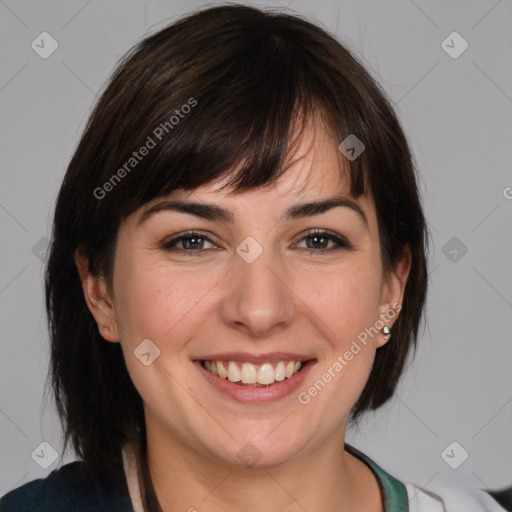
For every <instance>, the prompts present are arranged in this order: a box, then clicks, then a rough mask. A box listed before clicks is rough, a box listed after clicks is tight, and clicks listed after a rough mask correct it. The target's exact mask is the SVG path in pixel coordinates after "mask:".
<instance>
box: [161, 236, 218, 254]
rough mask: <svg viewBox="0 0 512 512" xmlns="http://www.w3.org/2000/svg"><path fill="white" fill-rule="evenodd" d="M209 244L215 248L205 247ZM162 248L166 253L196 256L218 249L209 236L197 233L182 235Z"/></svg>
mask: <svg viewBox="0 0 512 512" xmlns="http://www.w3.org/2000/svg"><path fill="white" fill-rule="evenodd" d="M207 244H211V245H212V246H213V247H205V245H207ZM162 247H163V249H165V250H166V251H170V252H181V253H185V254H193V255H194V256H196V255H198V254H202V253H203V251H204V250H207V249H212V248H217V246H216V245H215V244H214V243H213V242H212V241H211V240H210V239H209V238H208V237H207V236H205V235H203V234H202V233H196V232H190V233H182V234H180V235H178V236H176V237H174V238H173V239H171V240H169V241H167V242H165V243H164V244H162Z"/></svg>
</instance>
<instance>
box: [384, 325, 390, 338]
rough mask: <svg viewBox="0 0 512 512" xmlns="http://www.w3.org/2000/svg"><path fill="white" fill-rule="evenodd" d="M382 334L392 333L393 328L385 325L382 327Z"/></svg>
mask: <svg viewBox="0 0 512 512" xmlns="http://www.w3.org/2000/svg"><path fill="white" fill-rule="evenodd" d="M382 334H384V336H389V335H390V334H391V329H390V328H389V326H388V325H385V326H384V327H383V328H382Z"/></svg>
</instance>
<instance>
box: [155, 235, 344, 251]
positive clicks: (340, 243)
mask: <svg viewBox="0 0 512 512" xmlns="http://www.w3.org/2000/svg"><path fill="white" fill-rule="evenodd" d="M314 237H317V238H326V239H328V240H329V241H332V242H334V243H335V244H336V246H335V247H330V248H328V249H309V248H301V249H302V250H305V251H309V253H310V254H313V253H316V254H317V253H330V252H333V251H342V250H351V249H353V247H352V245H351V244H350V243H349V242H348V240H346V239H345V238H343V237H341V236H339V235H337V234H335V233H332V232H330V231H325V230H320V229H318V230H311V231H308V232H307V233H306V234H305V235H304V236H303V237H302V238H301V239H300V240H299V243H300V242H302V241H303V240H307V239H308V238H314ZM190 238H199V239H201V240H205V241H207V242H211V243H214V242H212V241H211V240H210V238H208V236H207V235H205V234H204V233H201V232H200V231H187V232H185V233H181V234H180V235H179V236H177V237H175V238H173V239H171V240H168V241H166V242H164V243H163V244H162V249H164V250H166V251H170V252H178V253H181V254H184V255H186V256H201V255H203V253H204V252H205V251H209V250H212V249H197V250H195V249H182V248H179V247H176V245H177V244H178V243H179V242H181V241H183V240H187V239H190Z"/></svg>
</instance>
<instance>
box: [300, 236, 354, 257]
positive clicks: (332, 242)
mask: <svg viewBox="0 0 512 512" xmlns="http://www.w3.org/2000/svg"><path fill="white" fill-rule="evenodd" d="M302 242H305V244H306V245H305V247H301V248H303V249H308V250H312V251H318V252H322V251H333V250H342V249H351V245H350V244H349V242H348V241H347V240H345V239H344V238H342V237H340V236H338V235H335V234H334V233H331V232H329V231H316V232H312V233H309V234H308V235H307V236H305V237H303V238H302V239H301V240H300V242H299V244H298V246H300V244H301V243H302Z"/></svg>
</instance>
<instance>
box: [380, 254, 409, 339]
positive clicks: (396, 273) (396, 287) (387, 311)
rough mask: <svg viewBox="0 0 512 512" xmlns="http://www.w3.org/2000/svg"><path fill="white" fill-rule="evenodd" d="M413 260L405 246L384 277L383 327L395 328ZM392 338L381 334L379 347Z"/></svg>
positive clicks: (382, 290)
mask: <svg viewBox="0 0 512 512" xmlns="http://www.w3.org/2000/svg"><path fill="white" fill-rule="evenodd" d="M411 260H412V257H411V250H410V249H409V246H405V247H404V251H403V254H402V256H401V257H400V259H399V260H398V261H397V262H396V265H395V266H394V268H392V269H391V270H389V271H388V272H387V273H386V274H385V275H384V279H383V282H382V287H381V301H380V319H381V320H382V322H383V325H386V326H388V327H389V328H391V327H393V324H394V323H395V322H396V319H397V318H398V315H399V313H400V310H401V309H402V301H403V298H404V291H405V285H406V284H407V278H408V277H409V271H410V270H411ZM390 337H391V336H390V335H385V334H383V333H380V334H379V339H378V341H377V346H378V347H381V346H382V345H384V344H385V343H387V342H388V341H389V339H390Z"/></svg>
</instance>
